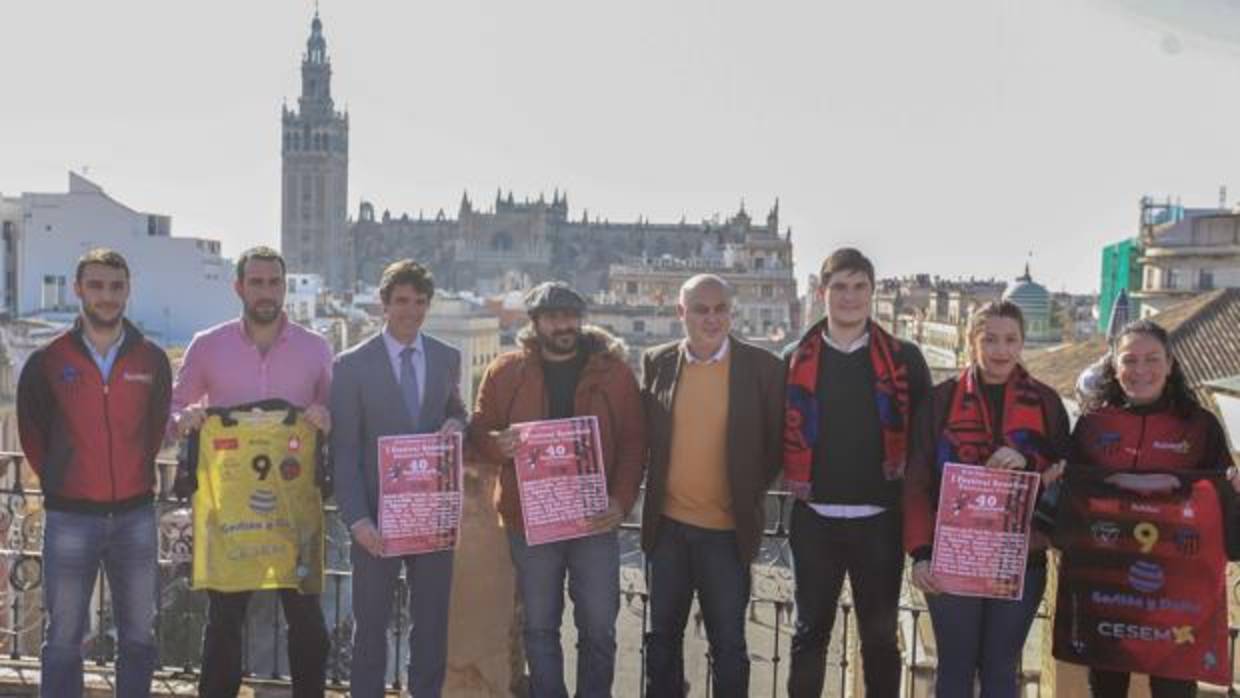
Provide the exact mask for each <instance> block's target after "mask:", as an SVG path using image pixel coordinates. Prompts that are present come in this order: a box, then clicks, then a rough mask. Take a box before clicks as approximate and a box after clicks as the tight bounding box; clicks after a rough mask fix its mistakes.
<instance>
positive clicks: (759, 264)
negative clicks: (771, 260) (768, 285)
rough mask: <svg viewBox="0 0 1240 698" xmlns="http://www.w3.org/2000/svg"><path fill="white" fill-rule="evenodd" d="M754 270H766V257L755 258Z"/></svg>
mask: <svg viewBox="0 0 1240 698" xmlns="http://www.w3.org/2000/svg"><path fill="white" fill-rule="evenodd" d="M753 268H754V269H765V268H766V257H754V260H753Z"/></svg>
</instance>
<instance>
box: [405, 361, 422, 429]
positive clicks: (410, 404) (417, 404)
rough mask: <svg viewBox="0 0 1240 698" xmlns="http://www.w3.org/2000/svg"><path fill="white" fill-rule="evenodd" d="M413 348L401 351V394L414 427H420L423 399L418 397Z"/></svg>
mask: <svg viewBox="0 0 1240 698" xmlns="http://www.w3.org/2000/svg"><path fill="white" fill-rule="evenodd" d="M415 351H417V350H416V349H414V348H413V347H405V348H404V349H401V350H400V392H401V395H403V396H404V398H405V408H406V409H407V410H409V418H410V419H412V420H413V425H414V427H417V425H418V416H419V415H421V414H422V398H421V396H419V395H418V374H417V373H416V372H415V371H414V370H413V354H414V352H415Z"/></svg>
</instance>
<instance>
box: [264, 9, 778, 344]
mask: <svg viewBox="0 0 1240 698" xmlns="http://www.w3.org/2000/svg"><path fill="white" fill-rule="evenodd" d="M330 79H331V64H330V62H329V61H328V59H327V50H326V42H325V40H324V38H323V34H322V23H321V22H320V20H319V18H318V15H317V14H316V15H315V18H314V21H313V23H312V25H311V34H310V39H309V41H308V42H307V49H306V55H305V57H304V59H303V62H302V96H301V100H300V102H299V109H298V111H292V110H289V109H287V108H286V109H285V111H284V142H283V153H284V186H283V192H284V204H283V211H284V218H283V229H282V236H281V240H282V244H283V249H284V254H285V256H286V259H287V261H288V264H289V270H290V271H297V272H308V273H318V274H321V275H322V276H323V278H324V279H325V280H327V283H328V285H329V286H330V287H331V288H333V289H335V290H338V291H347V290H350V289H356V288H358V287H359V285H374V284H377V283H378V280H379V276H380V274H381V272H382V270H383V268H384V267H385V266H386V265H387V264H388V263H389V262H391V261H392V260H394V259H400V258H404V257H410V258H413V259H416V260H418V261H419V262H421V263H423V264H425V265H426V266H428V267H429V268H430V269H431V271H432V273H433V274H434V275H435V280H436V285H438V286H440V287H442V288H446V289H452V290H457V291H473V292H476V293H479V294H484V295H490V294H496V293H501V292H506V291H513V290H521V289H525V288H529V287H530V286H532V285H533V284H536V283H539V282H541V281H546V280H552V279H558V280H563V281H567V282H569V283H571V284H573V285H574V286H576V287H577V288H579V289H580V290H582V291H584V292H586V293H598V294H600V298H604V299H606V302H608V303H611V304H617V305H630V306H633V305H640V306H660V305H674V304H675V302H676V298H675V288H677V287H678V285H679V283H680V282H683V280H684V279H687V278H688V277H689V276H691V275H692V274H695V273H702V272H713V273H719V274H721V275H723V276H724V277H725V278H728V279H729V281H731V282H732V283H733V284H734V285H736V286H737V288H738V290H739V294H738V301H740V302H741V303H742V304H745V305H747V306H748V310H747V311H746V312H752V314H753V317H752V320H750V319H749V317H748V315H745V314H744V313H742V317H744V318H745V319H746V324H747V325H748V326H749V327H750V328H751V329H752V330H753V331H756V332H767V331H773V330H774V329H776V328H781V327H782V328H783V329H784V330H790V329H793V328H795V327H796V326H797V325H799V322H797V321H796V319H794V315H795V313H794V312H793V309H794V307H795V305H796V281H795V277H794V275H793V267H792V235H791V231H790V230H785V231H782V232H781V230H780V221H779V205H778V202H776V204H775V205H774V207H773V208H772V209H771V210H770V212H769V213H768V214H767V216H766V218H765V220H762V221H759V220H753V219H751V218H750V216H749V213H748V212H747V211H746V210H745V207H744V204H742V205H741V207H740V209H739V210H738V211H737V212H736V213H735V214H734V215H732V216H729V217H727V218H726V219H724V220H719V219H718V218H716V219H714V220H705V221H701V222H693V223H690V222H688V221H686V220H683V219H682V220H680V221H679V222H675V223H657V222H652V221H650V220H648V219H645V218H639V219H638V220H636V221H633V222H628V223H613V222H611V221H610V220H607V219H605V218H600V217H598V216H595V217H591V216H590V214H589V213H587V212H585V211H582V212H581V213H580V214H577V213H573V212H572V211H570V209H569V205H568V195H567V193H565V194H561V193H560V192H559V191H556V192H555V193H553V195H552V197H551V199H550V200H547V199H546V198H545V197H544V196H539V197H538V198H537V199H534V200H531V199H528V198H525V199H521V200H518V199H516V197H514V196H513V194H512V192H508V193H507V194H505V193H503V192H502V191H501V192H496V194H495V198H494V200H493V201H489V202H484V203H481V204H479V203H475V202H474V200H472V199H471V198H470V196H469V194H468V192H467V193H465V194H464V195H462V197H461V200H460V203H459V205H458V207H457V209H456V211H455V212H454V213H453V214H449V213H445V211H444V210H442V209H440V210H439V211H438V212H437V213H436V214H435V215H434V216H433V217H424V216H422V215H419V216H417V217H416V218H415V217H411V216H409V215H408V214H399V215H393V214H392V213H390V212H389V211H387V210H384V211H383V212H382V213H381V214H376V211H377V210H378V209H377V207H376V206H375V205H374V204H373V203H371V202H368V201H362V202H361V203H360V205H359V207H358V210H357V216H356V218H354V219H351V220H350V219H348V217H347V212H346V208H347V193H348V125H349V122H348V116H347V115H345V114H341V113H340V112H337V111H335V108H334V106H333V102H332V97H331V91H330ZM749 282H753V283H749ZM751 287H752V288H751Z"/></svg>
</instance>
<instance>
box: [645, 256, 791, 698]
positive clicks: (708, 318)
mask: <svg viewBox="0 0 1240 698" xmlns="http://www.w3.org/2000/svg"><path fill="white" fill-rule="evenodd" d="M677 312H678V313H679V315H680V319H681V321H682V322H683V323H684V327H685V335H686V338H685V339H684V340H683V341H678V342H672V343H670V344H664V345H662V346H658V347H654V348H652V349H650V350H649V351H647V352H646V354H645V356H644V357H643V362H642V369H643V370H642V398H643V402H644V404H645V408H646V431H647V433H648V434H649V439H650V440H649V444H650V467H649V470H648V473H649V474H648V475H647V479H646V500H645V504H644V505H643V511H642V548H643V549H644V550H645V552H646V556H647V559H648V560H649V574H650V579H649V580H648V583H649V589H650V616H651V627H650V632H649V633H648V634H647V636H646V660H647V662H648V664H647V673H646V695H648V696H652V697H657V698H683V696H684V695H685V686H684V682H685V679H684V651H683V638H684V629H685V621H686V620H687V619H688V617H689V607H690V605H691V604H692V603H693V595H694V593H695V592H696V593H697V597H698V606H699V607H700V608H701V611H702V616H703V619H704V620H705V623H706V635H707V638H708V640H709V641H710V653H711V658H712V660H713V661H712V662H711V675H712V678H713V680H714V686H715V695H718V696H720V697H721V698H727V697H729V696H746V695H748V691H749V654H748V651H747V649H746V643H745V608H746V606H747V605H748V603H749V585H750V578H749V564H750V562H752V560H753V558H754V556H755V555H756V554H757V552H758V548H759V546H760V544H761V542H762V530H763V526H764V524H765V515H764V512H763V500H764V498H765V495H766V490H767V486H768V485H769V484H770V482H771V481H772V480H773V479H774V477H775V475H776V473H778V472H779V467H780V463H781V460H780V456H781V446H780V440H781V438H782V433H783V432H782V422H783V412H784V398H783V395H784V377H783V364H782V362H781V361H780V360H779V359H778V358H777V357H776V356H775V355H774V354H771V353H770V352H768V351H766V350H764V349H761V348H759V347H756V346H754V345H752V344H748V343H746V342H744V341H741V340H740V339H738V338H736V337H732V336H730V335H729V331H730V329H731V326H732V289H731V288H730V287H729V286H728V284H727V282H726V281H724V280H723V279H722V278H720V277H718V276H714V275H711V274H702V275H698V276H695V277H693V278H691V279H689V280H688V281H686V282H685V284H684V286H682V287H681V289H680V302H679V304H678V306H677Z"/></svg>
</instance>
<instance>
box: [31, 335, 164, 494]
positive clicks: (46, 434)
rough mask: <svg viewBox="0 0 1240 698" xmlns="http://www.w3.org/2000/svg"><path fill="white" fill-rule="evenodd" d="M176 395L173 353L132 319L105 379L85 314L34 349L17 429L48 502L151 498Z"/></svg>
mask: <svg viewBox="0 0 1240 698" xmlns="http://www.w3.org/2000/svg"><path fill="white" fill-rule="evenodd" d="M171 396H172V369H171V368H170V367H169V365H168V357H167V355H166V354H164V351H163V350H162V349H160V348H159V347H158V346H156V345H155V344H154V343H153V342H150V341H149V340H147V339H146V338H144V337H143V336H142V333H141V332H139V331H138V328H136V327H134V326H133V325H131V324H129V322H127V321H126V322H125V338H124V340H123V341H122V343H121V346H120V348H119V349H118V351H117V355H116V362H115V363H114V364H113V365H112V373H111V374H110V376H109V378H108V380H107V381H106V382H105V381H104V379H103V374H102V373H100V371H99V367H98V366H96V365H95V361H94V359H92V358H91V355H90V350H89V349H87V347H86V342H85V338H84V337H83V334H82V326H81V321H80V320H79V321H78V323H77V324H76V325H74V327H73V329H71V330H69V331H68V332H65V333H63V334H61V335H59V336H57V337H55V338H54V339H52V341H51V342H49V343H48V344H46V345H44V346H42V347H40V348H39V349H37V350H35V352H34V353H32V354H31V355H30V358H29V359H27V360H26V364H25V366H24V367H23V368H22V373H21V378H20V380H19V381H18V386H17V413H18V430H19V432H20V435H21V443H22V449H23V450H24V451H25V453H26V458H27V460H28V461H29V463H30V467H31V468H33V469H34V471H35V473H36V474H37V475H38V476H39V481H40V485H41V486H42V488H43V492H44V495H45V505H46V506H47V508H48V509H56V510H62V511H82V512H93V513H109V512H116V511H123V510H125V509H128V508H131V507H134V506H138V505H141V504H144V503H146V502H149V501H151V499H152V495H153V490H154V487H155V456H156V454H157V453H159V447H160V445H161V443H162V441H163V436H164V427H165V425H166V424H167V422H168V404H169V402H170V400H171Z"/></svg>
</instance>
